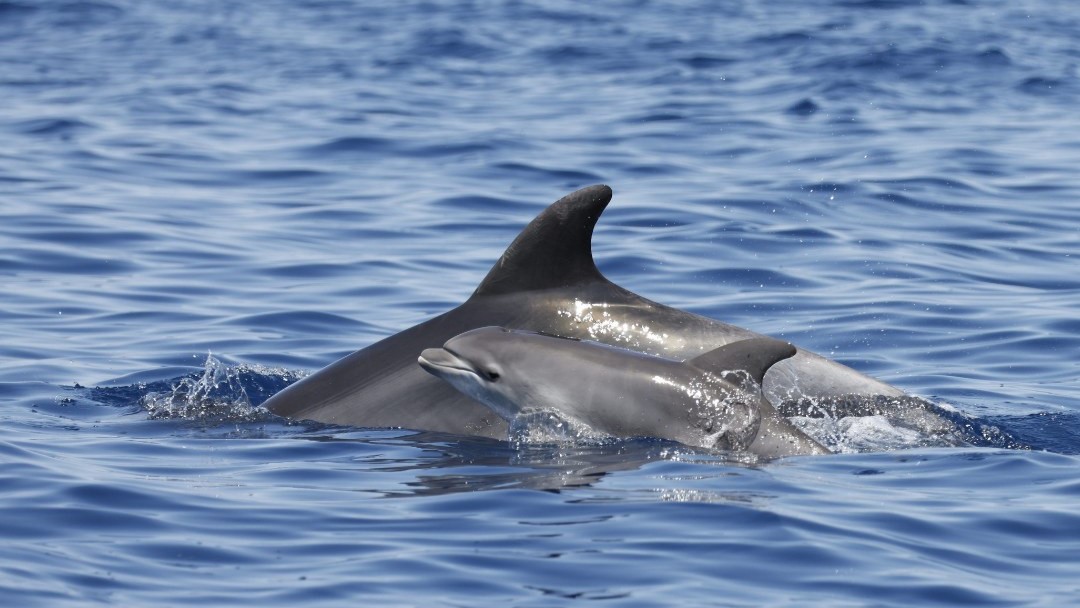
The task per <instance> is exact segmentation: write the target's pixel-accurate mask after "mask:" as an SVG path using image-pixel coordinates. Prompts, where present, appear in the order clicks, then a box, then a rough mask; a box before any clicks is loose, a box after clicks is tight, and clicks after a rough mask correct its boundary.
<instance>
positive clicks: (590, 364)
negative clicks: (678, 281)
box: [418, 327, 829, 458]
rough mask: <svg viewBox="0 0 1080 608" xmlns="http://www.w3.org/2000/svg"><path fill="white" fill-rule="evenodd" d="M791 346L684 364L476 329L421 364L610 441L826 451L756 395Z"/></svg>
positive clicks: (499, 404)
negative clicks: (550, 413) (651, 440)
mask: <svg viewBox="0 0 1080 608" xmlns="http://www.w3.org/2000/svg"><path fill="white" fill-rule="evenodd" d="M795 353H796V349H795V347H794V346H792V345H791V344H788V343H787V342H783V341H780V340H774V339H772V338H752V339H748V340H742V341H739V342H734V343H731V344H727V345H725V346H721V347H720V348H717V349H715V350H712V351H709V352H707V353H705V354H703V355H700V356H698V357H695V358H693V359H690V360H688V361H685V362H683V361H676V360H673V359H667V358H664V357H657V356H653V355H647V354H643V353H639V352H636V351H631V350H626V349H623V348H618V347H614V346H609V345H606V344H600V343H597V342H588V341H582V340H578V339H574V338H560V337H555V336H551V335H547V334H541V333H535V332H530V331H524V330H511V329H505V328H502V327H483V328H480V329H474V330H472V331H467V332H465V333H462V334H460V335H458V336H455V337H453V338H451V339H450V340H449V341H447V342H446V344H445V345H443V347H442V348H429V349H426V350H424V351H423V353H421V354H420V357H419V359H418V362H419V363H420V366H421V367H423V368H424V369H425V370H426V371H428V372H429V373H431V374H432V375H434V376H437V377H439V378H441V379H443V380H445V381H446V382H448V383H449V384H450V385H451V386H453V387H454V388H456V389H457V390H459V391H461V392H462V393H464V394H465V395H468V396H470V397H472V398H474V399H476V400H477V401H479V402H481V403H483V404H484V405H486V406H487V407H489V408H490V409H491V410H492V411H493V412H495V413H496V414H498V415H499V417H501V418H503V419H504V420H506V421H508V422H509V421H511V420H513V419H514V418H515V417H517V416H518V415H519V414H520V413H522V412H524V411H531V410H555V411H556V412H558V413H559V414H560V415H562V416H565V417H567V418H569V419H571V420H574V421H577V422H580V423H583V424H585V425H587V426H588V427H590V428H591V429H593V430H595V431H598V432H601V433H604V434H606V435H611V436H615V437H660V438H664V439H672V440H675V441H678V442H680V443H683V444H686V445H692V446H700V447H706V448H716V449H722V450H731V451H743V452H751V453H753V454H756V455H758V456H763V457H768V458H776V457H782V456H794V455H800V454H828V453H829V451H828V450H827V449H825V448H824V447H823V446H822V445H821V444H819V443H817V442H816V441H814V440H813V439H811V438H810V437H808V436H807V435H806V434H805V433H803V432H802V431H800V430H799V429H797V428H796V427H795V426H794V425H792V424H791V423H790V422H788V420H787V419H785V418H783V417H782V416H780V414H779V413H777V411H776V409H775V408H774V407H773V406H772V404H770V403H769V402H768V401H767V400H766V399H765V397H764V396H763V395H762V394H761V382H762V378H763V377H764V375H765V372H766V371H767V370H768V369H769V368H770V367H772V365H773V364H775V363H776V362H778V361H782V360H784V359H787V358H790V357H792V356H794V355H795Z"/></svg>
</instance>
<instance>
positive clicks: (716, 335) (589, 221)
mask: <svg viewBox="0 0 1080 608" xmlns="http://www.w3.org/2000/svg"><path fill="white" fill-rule="evenodd" d="M610 201H611V189H610V188H608V187H607V186H590V187H587V188H583V189H581V190H578V191H577V192H574V193H572V194H570V195H568V196H566V197H564V198H562V199H560V200H558V201H556V202H555V203H553V204H552V205H551V206H549V207H548V208H547V209H545V210H544V211H543V212H541V213H540V215H538V216H536V218H535V219H534V220H533V221H532V222H530V223H529V225H528V226H526V227H525V229H524V230H523V231H522V232H521V234H519V235H518V236H517V238H516V239H514V242H513V243H511V244H510V246H509V247H508V248H507V249H506V251H505V252H504V253H503V255H502V257H500V258H499V260H498V262H496V263H495V266H494V267H493V268H492V269H491V270H490V271H489V272H488V274H487V276H486V277H485V278H484V280H483V281H482V282H481V283H480V286H479V287H477V288H476V291H475V292H473V294H472V296H470V297H469V299H468V300H466V301H465V303H464V304H462V305H460V306H458V307H457V308H454V309H453V310H450V311H449V312H446V313H443V314H441V315H439V316H437V317H435V318H433V319H430V320H428V321H425V322H423V323H421V324H419V325H416V326H414V327H411V328H409V329H406V330H405V331H402V332H401V333H398V334H395V335H393V336H390V337H389V338H386V339H383V340H381V341H379V342H376V343H375V344H372V345H371V346H368V347H367V348H364V349H362V350H359V351H356V352H355V353H352V354H351V355H348V356H346V357H344V358H342V359H339V360H338V361H336V362H334V363H331V364H330V365H328V366H327V367H325V368H323V369H322V370H319V371H318V372H316V373H314V374H312V375H310V376H308V377H306V378H304V379H303V380H301V381H299V382H297V383H296V384H293V385H292V386H289V387H287V388H286V389H285V390H283V391H281V392H279V393H278V394H276V395H274V396H273V397H271V398H270V399H268V400H267V401H266V402H265V405H266V407H267V408H269V409H270V411H272V412H274V413H275V414H278V415H281V416H288V417H291V418H297V419H308V420H315V421H320V422H327V423H333V424H347V425H354V426H364V427H402V428H409V429H415V430H427V431H442V432H447V433H457V434H464V435H478V436H484V437H491V438H495V439H505V438H506V436H507V426H506V422H505V421H504V420H502V419H501V418H499V417H498V416H496V415H494V414H493V413H492V412H491V410H489V409H488V408H487V407H485V406H484V405H482V404H481V403H479V402H477V401H475V400H473V399H471V398H469V397H467V396H465V395H463V394H461V393H459V392H458V391H456V390H454V389H453V388H452V387H450V386H449V385H448V384H446V383H445V382H442V381H441V380H439V379H438V378H435V377H434V376H431V375H429V374H427V373H425V372H424V371H423V370H422V369H421V368H420V366H419V365H417V362H416V361H417V360H416V358H417V356H418V355H419V354H420V353H421V351H423V350H424V349H427V348H433V347H438V346H441V345H442V344H443V343H445V342H446V341H447V340H449V339H450V338H452V337H454V336H456V335H458V334H460V333H464V332H466V331H468V330H470V329H477V328H480V327H485V326H489V325H499V326H502V327H509V328H513V329H525V330H529V331H536V332H543V333H548V334H553V335H557V336H564V337H568V338H581V339H588V340H594V341H597V342H602V343H606V344H611V345H614V346H621V347H623V348H628V349H631V350H636V351H639V352H643V353H647V354H651V355H658V356H662V357H666V358H669V359H676V360H685V359H691V358H693V357H697V356H698V355H701V354H703V353H705V352H706V351H710V350H713V349H715V348H717V347H720V346H723V345H725V344H729V343H731V342H735V341H738V340H746V339H748V338H760V337H763V336H761V335H760V334H756V333H754V332H752V331H749V330H747V329H743V328H740V327H735V326H734V325H729V324H727V323H723V322H720V321H716V320H713V319H709V318H706V317H702V316H699V315H695V314H692V313H688V312H685V311H682V310H678V309H675V308H670V307H668V306H664V305H663V304H658V303H656V302H652V301H650V300H647V299H645V298H643V297H641V296H639V295H637V294H634V293H632V292H630V291H627V290H626V289H623V288H622V287H619V286H618V285H616V284H614V283H612V282H611V281H609V280H607V279H606V278H605V277H604V276H603V275H602V274H600V271H599V270H598V269H597V268H596V264H595V263H594V261H593V256H592V234H593V228H594V227H595V225H596V221H597V220H598V219H599V218H600V214H601V213H602V212H603V211H604V208H605V207H607V204H608V202H610ZM763 389H764V392H765V395H766V396H767V397H768V398H769V399H770V401H772V402H773V404H776V405H779V404H780V403H782V402H785V401H792V400H798V399H802V398H806V397H810V398H816V397H838V396H847V395H889V396H900V395H903V392H902V391H900V390H899V389H897V388H894V387H892V386H889V385H887V384H884V383H882V382H879V381H877V380H874V379H873V378H870V377H867V376H864V375H862V374H860V373H859V372H856V371H855V370H853V369H851V368H848V367H845V366H843V365H840V364H839V363H836V362H834V361H830V360H828V359H826V358H824V357H822V356H820V355H817V354H814V353H812V352H810V351H807V350H804V349H801V348H800V349H798V352H797V353H796V355H795V356H794V357H792V358H790V359H786V360H784V361H781V362H780V363H777V364H776V365H774V366H772V367H771V368H770V369H769V371H768V373H767V374H766V376H765V379H764V384H763Z"/></svg>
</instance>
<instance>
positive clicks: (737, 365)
mask: <svg viewBox="0 0 1080 608" xmlns="http://www.w3.org/2000/svg"><path fill="white" fill-rule="evenodd" d="M796 352H797V350H796V349H795V347H794V346H792V345H791V344H788V343H787V342H784V341H783V340H774V339H772V338H750V339H749V340H740V341H738V342H732V343H731V344H725V345H724V346H721V347H720V348H717V349H716V350H710V351H709V352H707V353H705V354H704V355H699V356H697V357H694V358H693V359H690V360H689V361H687V362H686V363H687V364H688V365H693V366H694V367H696V368H698V369H700V370H702V371H707V372H723V371H735V370H740V369H741V370H743V371H745V372H746V373H748V374H750V377H751V378H753V379H754V380H755V381H756V382H757V383H758V384H761V381H762V379H764V378H765V372H766V371H768V370H769V368H770V367H772V366H773V365H775V364H776V363H777V362H778V361H783V360H784V359H787V358H790V357H794V356H795V353H796Z"/></svg>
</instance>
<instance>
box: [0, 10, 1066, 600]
mask: <svg viewBox="0 0 1080 608" xmlns="http://www.w3.org/2000/svg"><path fill="white" fill-rule="evenodd" d="M717 5H720V6H717ZM1078 66H1080V13H1078V12H1077V11H1076V10H1075V6H1074V3H1073V2H1071V1H1069V0H1060V1H1054V0H1031V1H1026V2H1025V1H1019V2H1014V1H1008V2H1006V1H1004V0H1001V1H993V0H987V1H985V2H983V1H979V2H967V1H962V0H957V1H952V2H949V1H935V0H931V1H928V2H924V3H914V2H910V3H909V2H895V1H890V0H833V1H825V0H816V1H813V2H801V1H799V2H796V1H794V0H792V1H787V2H771V3H757V2H729V3H713V2H704V1H702V2H682V3H658V2H647V1H630V0H627V1H615V0H610V1H602V2H594V3H589V4H588V5H585V4H583V3H576V2H569V1H566V2H559V1H541V0H517V1H514V0H490V1H477V2H460V3H450V2H445V3H441V2H384V3H379V4H378V5H377V6H376V3H370V2H348V1H334V0H288V1H286V0H268V1H265V2H257V3H256V2H239V1H234V0H212V1H211V0H180V1H176V0H173V1H169V2H164V1H144V0H140V1H135V0H110V1H102V0H82V1H76V0H0V100H2V101H0V141H2V142H3V143H2V145H0V286H2V287H3V289H2V293H3V296H2V298H3V299H2V305H0V463H2V466H0V539H2V540H3V542H2V543H0V603H2V604H3V605H5V606H90V605H110V606H134V605H143V606H151V605H152V606H181V605H199V606H204V605H257V606H289V607H293V606H308V605H334V606H338V605H416V606H430V605H453V606H475V605H496V604H499V605H516V606H553V605H564V604H570V603H574V602H575V601H580V600H598V601H601V604H606V605H620V606H622V605H626V606H650V605H655V606H661V605H687V606H695V605H699V606H700V605H736V606H758V605H763V604H767V605H795V606H798V605H806V604H822V605H830V606H848V605H875V606H911V605H933V604H949V605H955V604H978V605H1009V606H1012V605H1025V606H1058V605H1063V604H1072V603H1076V602H1077V601H1078V600H1077V598H1078V597H1080V582H1078V581H1080V475H1078V471H1080V385H1078V378H1080V272H1078V264H1077V262H1078V259H1077V258H1078V257H1080V171H1078V167H1080V115H1078V113H1077V108H1078V107H1080V67H1078ZM600 182H603V183H608V184H610V185H612V186H613V188H614V189H615V199H614V201H613V202H612V204H611V206H610V207H609V209H608V211H607V212H606V213H605V214H604V216H603V218H602V219H601V220H600V222H599V225H598V227H597V231H596V238H595V252H596V257H597V261H598V263H599V266H600V268H601V269H602V270H603V272H604V273H605V274H606V275H607V276H608V277H609V278H611V279H612V280H614V281H615V282H617V283H619V284H621V285H624V286H626V287H627V288H629V289H632V290H634V291H636V292H638V293H640V294H642V295H644V296H646V297H649V298H651V299H654V300H657V301H660V302H663V303H665V304H667V305H670V306H676V307H679V308H684V309H688V310H691V311H693V312H696V313H700V314H704V315H707V316H710V317H714V318H718V319H722V320H724V321H727V322H731V323H734V324H737V325H741V326H744V327H748V328H750V329H753V330H755V331H758V332H761V333H765V334H770V335H774V336H780V337H784V338H785V339H788V340H791V341H793V342H795V343H796V344H799V345H801V346H803V347H806V348H809V349H811V350H814V351H817V352H819V353H822V354H825V355H827V356H830V357H832V358H835V359H837V360H839V361H841V362H843V363H845V364H848V365H850V366H852V367H854V368H856V369H858V370H860V371H862V372H864V373H866V374H869V375H871V376H874V377H877V378H880V379H882V380H884V381H886V382H889V383H891V384H894V385H896V386H898V387H900V388H902V389H904V390H906V391H908V392H909V393H912V394H914V395H919V396H922V397H926V398H928V399H931V400H933V401H935V402H936V403H939V404H942V405H943V406H949V407H953V408H956V409H957V410H959V411H960V412H963V413H964V414H967V415H969V416H972V417H975V418H976V419H978V420H979V421H981V422H982V423H983V424H985V425H988V426H989V427H992V428H996V429H998V430H1000V431H1001V433H1002V436H1005V437H1008V438H1009V440H1008V441H1006V442H1004V443H1001V444H995V443H993V442H988V443H986V444H985V445H981V446H980V445H976V446H973V447H960V448H928V447H918V446H925V445H932V442H930V443H927V442H923V441H922V440H923V439H925V438H918V437H915V438H911V437H907V438H905V437H901V436H897V435H896V433H897V430H896V429H889V428H888V427H887V425H885V426H882V425H881V424H879V422H880V421H879V420H876V419H874V418H873V417H867V418H866V419H863V420H856V421H848V422H850V423H851V424H850V425H849V426H847V427H844V428H841V429H839V431H840V432H843V433H846V434H847V435H848V437H847V439H848V440H849V441H848V442H847V443H846V444H845V445H847V446H849V448H850V449H845V450H844V451H845V452H846V453H842V454H838V455H834V456H826V457H807V458H795V459H789V460H785V461H781V462H778V463H772V464H765V465H759V466H754V467H749V466H743V465H739V464H737V463H733V462H729V461H726V460H725V459H724V458H722V457H721V456H720V455H715V454H709V453H707V452H702V451H696V450H692V449H689V448H685V447H682V446H679V445H677V444H673V443H666V442H659V441H649V440H634V441H623V442H616V443H611V444H602V445H580V446H571V445H548V446H545V445H535V446H519V447H514V446H512V445H510V444H508V443H505V442H498V441H489V440H482V439H475V438H467V437H456V436H445V435H435V434H430V433H417V432H414V431H409V430H402V429H399V430H385V429H383V430H372V429H354V428H342V427H327V426H322V425H317V424H312V423H297V422H293V421H287V420H283V419H280V418H276V417H274V416H272V415H270V414H269V413H267V412H266V411H265V410H263V409H261V408H259V404H260V403H261V402H262V401H263V400H264V399H266V397H267V396H269V395H270V394H272V393H273V392H275V391H277V390H279V389H280V388H282V387H283V386H285V385H287V384H288V383H289V382H291V381H294V380H295V379H296V378H298V377H300V376H302V375H303V374H305V373H309V372H311V371H313V370H316V369H318V368H320V367H321V366H323V365H325V364H327V363H329V362H330V361H332V360H334V359H335V358H337V357H340V356H343V355H345V354H348V353H349V352H352V351H353V350H356V349H358V348H360V347H363V346H365V345H367V344H370V343H372V342H374V341H376V340H379V339H381V338H383V337H386V336H388V335H391V334H393V333H395V332H397V331H400V330H401V329H404V328H406V327H409V326H411V325H413V324H415V323H417V322H420V321H422V320H424V319H427V318H429V317H431V316H433V315H435V314H437V313H440V312H442V311H445V310H447V309H449V308H451V307H453V306H455V305H457V304H458V303H460V302H461V301H463V300H464V299H465V298H466V297H468V295H469V294H470V293H471V292H472V290H473V289H474V288H475V286H476V284H477V283H478V282H479V281H480V279H481V278H482V277H483V276H484V275H485V274H486V272H487V270H488V268H489V267H490V265H491V264H492V263H493V262H494V260H495V259H496V258H497V256H498V255H499V254H500V253H501V252H502V250H503V248H504V247H505V246H506V245H507V244H508V243H509V242H510V240H512V239H513V237H514V236H515V235H516V234H517V232H518V231H519V230H520V229H521V228H522V227H523V226H524V225H525V223H526V222H527V221H528V220H529V219H531V218H532V217H533V216H534V215H535V214H536V213H537V212H539V211H540V210H541V209H542V208H543V207H544V206H545V205H547V204H548V203H550V202H552V201H553V200H555V199H557V198H559V197H561V196H562V195H564V194H566V193H568V192H570V191H571V190H573V189H576V188H578V187H580V186H584V185H588V184H592V183H600ZM889 433H892V435H890V434H889ZM881 434H884V437H883V438H882V437H878V435H881ZM867 446H870V447H867ZM875 446H877V447H875ZM1002 446H1006V447H1002Z"/></svg>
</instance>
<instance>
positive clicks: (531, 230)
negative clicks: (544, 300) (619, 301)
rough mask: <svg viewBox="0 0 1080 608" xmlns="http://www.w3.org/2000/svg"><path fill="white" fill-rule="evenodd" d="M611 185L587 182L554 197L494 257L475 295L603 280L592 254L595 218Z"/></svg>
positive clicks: (606, 201) (604, 204)
mask: <svg viewBox="0 0 1080 608" xmlns="http://www.w3.org/2000/svg"><path fill="white" fill-rule="evenodd" d="M610 201H611V188H608V187H607V186H589V187H588V188H582V189H581V190H578V191H577V192H574V193H572V194H569V195H567V196H565V197H563V198H561V199H559V200H558V201H555V202H554V203H552V204H551V205H550V206H549V207H548V208H547V209H545V210H544V211H542V212H541V213H540V215H538V216H536V218H535V219H534V220H533V221H532V222H530V223H529V225H528V226H526V227H525V229H524V230H522V231H521V234H519V235H518V237H517V238H516V239H514V242H513V243H511V244H510V246H509V247H507V248H506V251H505V252H504V253H503V254H502V257H500V258H499V261H498V262H495V266H493V267H492V269H491V270H490V271H489V272H488V274H487V276H486V277H484V280H483V281H481V283H480V286H479V287H477V288H476V291H475V292H473V297H476V296H487V295H500V294H506V293H512V292H515V291H530V290H537V289H554V288H558V287H569V286H571V285H577V284H580V283H585V282H590V281H606V280H607V279H605V278H604V276H603V275H601V274H600V271H599V270H597V268H596V263H595V262H593V257H592V234H593V227H595V226H596V220H598V219H600V214H601V213H603V211H604V208H605V207H607V204H608V202H610Z"/></svg>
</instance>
